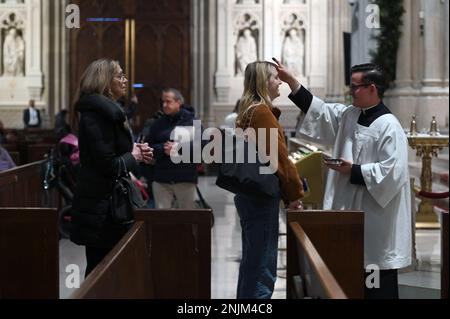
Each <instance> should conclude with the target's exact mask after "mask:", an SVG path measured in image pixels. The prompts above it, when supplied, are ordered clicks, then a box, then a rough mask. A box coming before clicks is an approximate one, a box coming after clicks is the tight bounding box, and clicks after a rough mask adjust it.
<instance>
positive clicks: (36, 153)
mask: <svg viewBox="0 0 450 319" xmlns="http://www.w3.org/2000/svg"><path fill="white" fill-rule="evenodd" d="M54 147H55V144H29V145H28V147H27V155H26V159H27V163H33V162H37V161H42V160H43V159H44V158H45V155H46V154H48V152H49V151H50V150H51V149H52V148H54Z"/></svg>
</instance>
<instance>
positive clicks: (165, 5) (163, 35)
mask: <svg viewBox="0 0 450 319" xmlns="http://www.w3.org/2000/svg"><path fill="white" fill-rule="evenodd" d="M71 3H74V4H77V5H78V6H79V7H80V14H81V25H80V29H72V30H71V31H70V93H71V102H73V100H74V98H75V94H76V91H77V88H78V84H79V80H80V78H81V75H82V74H83V72H84V70H85V68H86V67H87V66H88V65H89V63H91V62H92V61H94V60H96V59H98V58H102V57H106V58H112V59H115V60H118V61H119V62H120V64H121V66H122V68H123V69H124V71H125V72H126V74H127V77H128V79H129V81H130V91H129V93H130V96H131V93H132V92H133V91H134V92H135V93H136V95H137V97H138V99H139V107H138V111H137V113H136V116H135V119H134V120H135V121H134V123H135V127H134V129H135V131H140V130H141V128H142V125H143V123H144V122H145V120H146V119H147V118H148V117H150V116H151V115H153V114H154V113H155V112H156V111H157V110H158V109H159V105H160V102H159V99H160V92H161V90H162V89H163V88H165V87H174V88H177V89H179V90H180V91H181V92H182V93H183V95H184V96H185V99H186V101H187V102H189V101H190V91H191V90H190V72H191V70H190V63H189V61H190V12H191V11H190V10H191V8H190V7H191V5H190V1H189V0H183V1H179V0H114V1H110V0H74V1H71ZM71 115H72V119H73V118H74V116H73V115H74V114H73V110H72V112H71ZM73 124H75V123H73Z"/></svg>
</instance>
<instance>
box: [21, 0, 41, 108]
mask: <svg viewBox="0 0 450 319" xmlns="http://www.w3.org/2000/svg"><path fill="white" fill-rule="evenodd" d="M28 2H29V4H28V7H27V11H28V12H27V16H28V21H27V28H26V29H27V36H26V38H27V41H26V67H25V69H26V70H27V74H26V76H27V86H28V92H29V96H30V98H31V99H35V100H36V101H39V100H40V99H41V95H42V90H43V86H44V85H43V75H42V65H41V53H42V48H43V44H42V32H41V30H42V28H41V12H42V7H41V5H42V3H41V1H39V0H29V1H28Z"/></svg>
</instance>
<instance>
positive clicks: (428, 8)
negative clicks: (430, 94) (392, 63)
mask: <svg viewBox="0 0 450 319" xmlns="http://www.w3.org/2000/svg"><path fill="white" fill-rule="evenodd" d="M422 4H423V16H424V23H425V28H424V34H423V35H424V46H425V50H424V53H425V55H424V78H423V81H422V83H423V86H424V91H435V90H434V89H433V88H439V87H442V79H443V65H442V64H441V63H440V62H443V52H444V50H443V49H444V47H443V42H444V37H443V24H442V19H441V10H444V6H443V4H442V2H441V0H424V1H423V2H422ZM447 16H448V13H447Z"/></svg>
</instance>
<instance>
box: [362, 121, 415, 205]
mask: <svg viewBox="0 0 450 319" xmlns="http://www.w3.org/2000/svg"><path fill="white" fill-rule="evenodd" d="M397 126H398V127H397ZM376 152H377V154H374V156H376V157H377V158H378V161H377V162H375V163H367V164H363V165H361V172H362V175H363V177H364V181H365V183H366V186H367V190H368V191H369V193H370V194H371V195H372V197H373V198H374V199H375V200H376V202H377V203H378V204H379V205H380V206H381V207H383V208H384V207H386V206H387V205H388V204H389V202H390V201H391V200H392V199H393V198H394V197H395V196H396V195H397V194H398V193H399V192H400V191H401V189H402V187H403V186H404V184H405V183H407V182H408V179H409V176H408V142H407V140H406V136H405V133H404V132H403V130H402V129H401V127H400V126H399V125H395V124H394V123H390V124H388V125H387V127H386V128H385V129H384V130H383V132H382V134H381V135H380V137H379V139H378V142H377V145H376Z"/></svg>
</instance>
